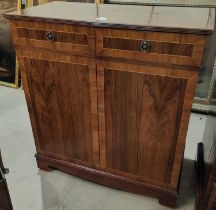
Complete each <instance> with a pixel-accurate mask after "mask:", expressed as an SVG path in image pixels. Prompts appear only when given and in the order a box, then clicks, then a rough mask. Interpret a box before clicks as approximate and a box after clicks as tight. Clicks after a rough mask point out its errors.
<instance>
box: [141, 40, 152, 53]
mask: <svg viewBox="0 0 216 210" xmlns="http://www.w3.org/2000/svg"><path fill="white" fill-rule="evenodd" d="M140 50H141V51H142V52H149V51H150V50H151V45H150V44H149V43H148V42H142V43H141V44H140Z"/></svg>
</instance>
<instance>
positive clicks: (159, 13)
mask: <svg viewBox="0 0 216 210" xmlns="http://www.w3.org/2000/svg"><path fill="white" fill-rule="evenodd" d="M4 17H6V18H8V19H21V20H34V21H43V22H55V23H57V22H58V23H67V24H78V25H86V26H96V27H102V28H106V27H109V28H124V29H135V30H144V31H145V30H146V31H165V32H178V33H194V34H210V33H212V32H213V30H214V21H215V8H192V7H187V8H186V7H184V8H182V7H166V6H164V7H161V6H138V5H109V4H93V3H75V2H58V1H54V2H51V3H47V4H43V5H39V6H35V7H31V8H27V9H25V10H22V11H15V12H11V13H7V14H5V15H4Z"/></svg>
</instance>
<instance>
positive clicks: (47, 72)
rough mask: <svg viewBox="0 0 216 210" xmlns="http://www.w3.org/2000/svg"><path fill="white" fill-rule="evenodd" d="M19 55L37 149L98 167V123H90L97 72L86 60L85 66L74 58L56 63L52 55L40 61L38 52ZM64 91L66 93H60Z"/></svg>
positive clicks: (93, 112)
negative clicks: (22, 65) (28, 95)
mask: <svg viewBox="0 0 216 210" xmlns="http://www.w3.org/2000/svg"><path fill="white" fill-rule="evenodd" d="M19 52H20V54H19V56H21V57H22V58H21V59H22V60H23V64H24V69H25V75H26V79H27V81H28V86H29V92H30V98H31V99H30V100H31V102H32V109H33V113H34V119H35V120H36V123H35V124H36V130H37V133H38V135H39V148H40V150H42V151H45V153H46V154H53V155H59V157H64V159H65V158H69V159H77V160H80V161H84V162H89V163H93V162H94V163H95V164H97V163H96V161H98V160H97V159H98V157H95V156H94V155H97V154H96V153H95V154H94V155H93V152H94V150H93V147H94V145H93V144H95V143H94V141H93V136H94V138H96V139H95V141H97V136H96V135H95V129H96V128H97V124H96V125H95V124H94V123H93V122H92V121H95V120H96V116H95V115H96V114H97V113H95V109H96V104H95V103H96V102H97V101H96V96H95V95H94V93H93V92H95V91H96V87H94V86H95V85H96V82H95V80H96V72H95V68H93V66H92V64H91V61H88V60H86V62H85V63H86V64H84V62H81V63H77V61H79V59H78V60H77V59H75V60H74V62H75V63H73V61H70V62H67V61H64V60H63V61H60V60H58V61H57V60H55V55H53V58H52V59H50V58H49V56H51V57H52V55H49V56H48V57H47V59H45V55H41V56H42V57H43V58H42V57H41V58H40V56H39V54H37V53H33V52H28V51H22V52H21V51H19ZM37 56H38V57H37ZM62 57H63V56H62ZM71 59H72V60H73V58H71ZM86 59H87V58H86ZM81 61H85V59H84V58H83V59H81ZM90 80H91V81H90ZM67 81H70V82H67ZM92 88H93V89H92ZM65 89H67V90H68V91H63V90H65ZM77 93H80V94H79V95H78V94H77ZM94 97H95V98H94ZM91 98H92V100H93V101H91ZM93 103H94V104H93ZM91 115H92V117H91ZM93 133H94V134H93ZM96 145H97V143H96ZM93 156H94V157H93Z"/></svg>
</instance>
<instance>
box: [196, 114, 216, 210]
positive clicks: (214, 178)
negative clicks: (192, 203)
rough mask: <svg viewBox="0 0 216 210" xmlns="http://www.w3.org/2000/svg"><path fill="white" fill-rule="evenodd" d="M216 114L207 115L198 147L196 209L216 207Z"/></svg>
mask: <svg viewBox="0 0 216 210" xmlns="http://www.w3.org/2000/svg"><path fill="white" fill-rule="evenodd" d="M215 134H216V114H215V112H210V113H209V114H208V117H207V121H206V127H205V131H204V137H203V142H202V143H199V144H198V149H197V161H196V169H197V188H196V210H215V209H216V135H215Z"/></svg>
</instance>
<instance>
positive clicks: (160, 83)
mask: <svg viewBox="0 0 216 210" xmlns="http://www.w3.org/2000/svg"><path fill="white" fill-rule="evenodd" d="M159 72H160V76H158V75H157V74H158V73H159ZM196 77H197V72H187V71H186V70H182V69H181V70H172V69H169V68H159V67H147V66H142V65H133V64H123V63H114V62H113V63H112V62H105V61H100V62H98V65H97V83H98V84H97V86H98V108H99V142H100V162H101V166H102V167H103V168H104V170H107V171H112V172H113V173H116V174H120V175H122V176H126V177H130V178H132V177H133V178H134V179H136V180H145V181H148V182H149V183H152V184H156V185H159V186H166V187H169V188H172V189H177V185H178V175H177V174H175V173H176V172H177V170H178V171H179V172H180V168H178V167H180V166H181V158H182V156H181V155H180V154H181V152H182V149H183V148H182V146H184V143H185V140H184V135H185V134H186V132H185V131H184V130H181V129H180V127H182V126H186V125H185V124H184V121H181V120H182V119H185V118H188V116H187V114H188V113H187V112H188V110H187V109H188V107H189V106H191V105H190V104H187V103H185V101H184V98H185V97H186V98H188V97H191V94H193V93H186V90H187V89H188V86H191V85H192V84H193V83H194V81H195V80H196ZM190 88H191V87H190ZM194 88H195V87H193V91H194ZM181 144H182V145H181ZM177 145H178V146H177ZM180 145H181V146H180ZM177 154H178V155H177ZM176 155H177V156H176ZM173 166H176V168H175V167H173ZM176 175H177V176H176Z"/></svg>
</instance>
